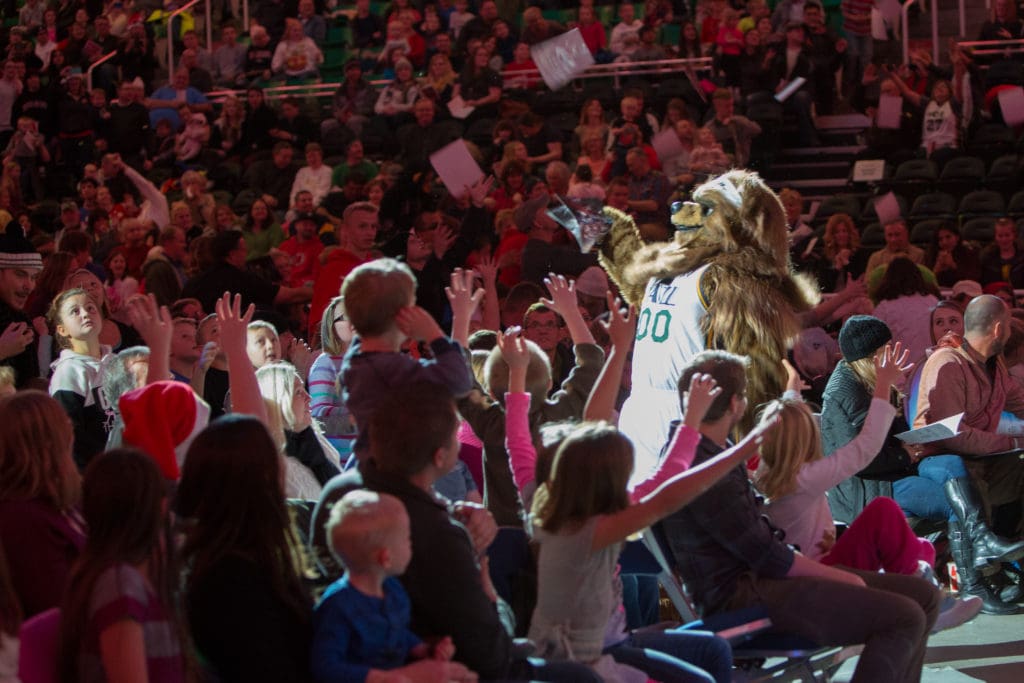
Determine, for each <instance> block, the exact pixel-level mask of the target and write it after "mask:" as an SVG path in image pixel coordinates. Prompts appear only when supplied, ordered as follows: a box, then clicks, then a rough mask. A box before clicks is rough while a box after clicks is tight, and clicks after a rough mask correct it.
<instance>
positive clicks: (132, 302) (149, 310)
mask: <svg viewBox="0 0 1024 683" xmlns="http://www.w3.org/2000/svg"><path fill="white" fill-rule="evenodd" d="M127 308H128V319H129V320H130V321H131V323H132V327H134V328H135V329H136V330H138V332H139V335H141V336H142V340H143V341H145V342H146V346H148V347H149V349H150V352H151V353H153V352H155V350H157V349H162V348H164V347H167V350H168V352H169V351H170V348H171V336H172V334H173V333H174V322H173V320H172V319H171V312H170V311H169V310H167V307H166V306H157V303H156V297H155V296H153V295H152V294H149V295H142V294H140V295H138V296H133V297H132V298H131V299H129V300H128V303H127Z"/></svg>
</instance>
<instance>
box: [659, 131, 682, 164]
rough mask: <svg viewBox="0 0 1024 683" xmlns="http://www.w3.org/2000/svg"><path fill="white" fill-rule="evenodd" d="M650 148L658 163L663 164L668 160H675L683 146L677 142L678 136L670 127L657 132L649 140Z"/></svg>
mask: <svg viewBox="0 0 1024 683" xmlns="http://www.w3.org/2000/svg"><path fill="white" fill-rule="evenodd" d="M651 147H653V148H654V152H655V153H656V154H657V155H658V161H660V162H661V163H662V164H664V163H665V162H666V161H668V160H669V159H675V158H676V157H677V156H679V155H681V154H682V153H683V151H684V150H683V145H682V143H681V142H679V136H678V135H676V131H675V130H674V129H673V128H672V127H668V128H665V129H664V130H659V131H658V132H657V133H655V134H654V137H653V138H651Z"/></svg>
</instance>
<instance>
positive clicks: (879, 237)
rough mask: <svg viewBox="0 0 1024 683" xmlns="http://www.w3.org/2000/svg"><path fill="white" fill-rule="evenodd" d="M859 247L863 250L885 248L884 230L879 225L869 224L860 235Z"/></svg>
mask: <svg viewBox="0 0 1024 683" xmlns="http://www.w3.org/2000/svg"><path fill="white" fill-rule="evenodd" d="M860 246H862V247H864V248H865V249H871V250H875V249H881V248H882V247H884V246H885V229H884V228H882V224H881V223H877V222H875V223H871V224H870V225H868V226H867V227H865V228H864V230H863V231H862V232H861V233H860Z"/></svg>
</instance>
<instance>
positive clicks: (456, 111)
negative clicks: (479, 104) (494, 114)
mask: <svg viewBox="0 0 1024 683" xmlns="http://www.w3.org/2000/svg"><path fill="white" fill-rule="evenodd" d="M474 109H476V107H471V106H469V105H468V104H466V100H464V99H462V97H461V96H458V97H453V98H451V99H450V100H448V111H449V112H450V113H451V115H452V116H453V117H455V118H457V119H459V120H460V121H461V120H462V119H464V118H466V117H467V116H469V115H470V114H472V113H473V110H474Z"/></svg>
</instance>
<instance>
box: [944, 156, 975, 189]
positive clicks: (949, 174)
mask: <svg viewBox="0 0 1024 683" xmlns="http://www.w3.org/2000/svg"><path fill="white" fill-rule="evenodd" d="M984 177H985V162H984V161H982V160H981V159H979V158H978V157H956V158H955V159H950V160H949V161H948V162H946V165H945V166H943V167H942V174H941V175H940V176H939V180H938V182H937V183H936V187H937V188H938V189H940V190H943V191H945V192H949V193H950V194H955V195H962V194H964V193H965V192H970V191H971V190H976V189H978V188H979V187H981V181H982V180H983V179H984Z"/></svg>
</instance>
